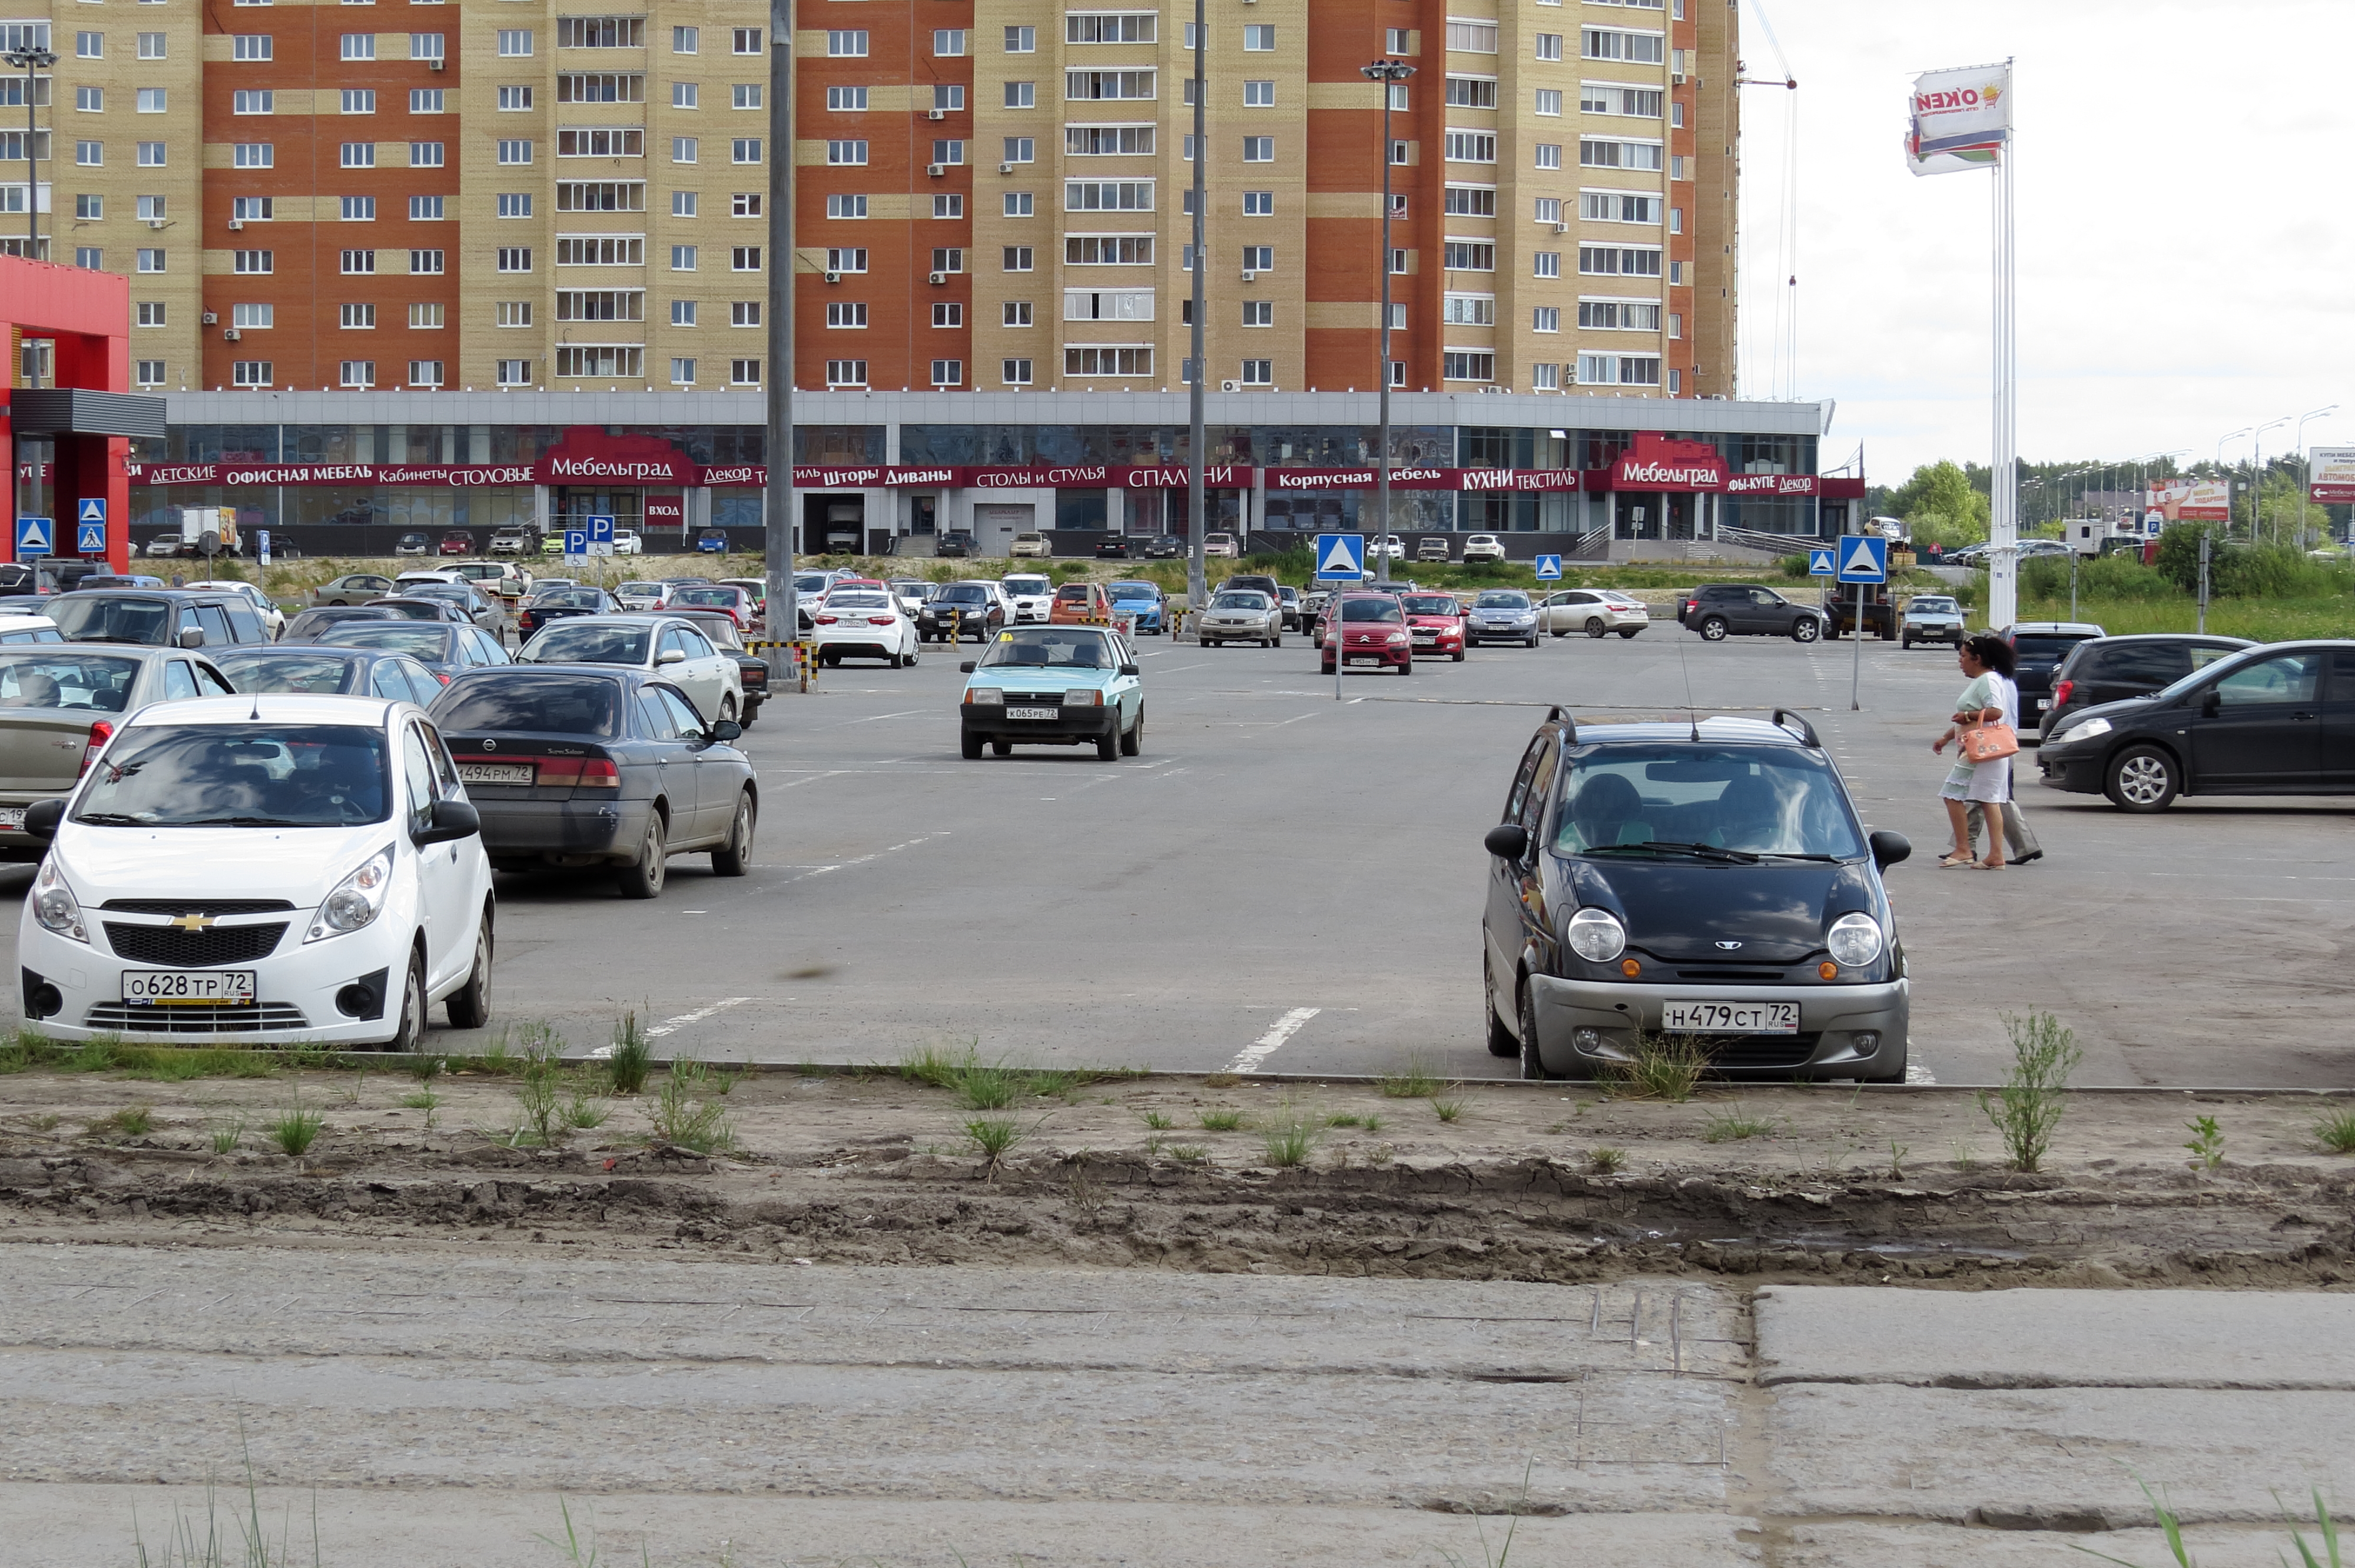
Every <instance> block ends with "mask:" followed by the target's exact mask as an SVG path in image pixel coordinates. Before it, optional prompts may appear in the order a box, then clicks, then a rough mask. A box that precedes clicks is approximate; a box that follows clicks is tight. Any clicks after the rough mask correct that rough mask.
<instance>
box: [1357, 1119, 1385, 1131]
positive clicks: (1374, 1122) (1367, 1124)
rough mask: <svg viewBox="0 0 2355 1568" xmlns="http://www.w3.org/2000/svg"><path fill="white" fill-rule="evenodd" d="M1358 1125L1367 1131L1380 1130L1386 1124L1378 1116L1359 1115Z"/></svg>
mask: <svg viewBox="0 0 2355 1568" xmlns="http://www.w3.org/2000/svg"><path fill="white" fill-rule="evenodd" d="M1358 1125H1359V1127H1361V1128H1365V1129H1366V1130H1367V1131H1368V1132H1380V1131H1381V1129H1382V1128H1383V1127H1384V1126H1385V1125H1387V1124H1386V1123H1385V1122H1384V1121H1383V1119H1382V1118H1380V1117H1379V1116H1361V1117H1359V1118H1358Z"/></svg>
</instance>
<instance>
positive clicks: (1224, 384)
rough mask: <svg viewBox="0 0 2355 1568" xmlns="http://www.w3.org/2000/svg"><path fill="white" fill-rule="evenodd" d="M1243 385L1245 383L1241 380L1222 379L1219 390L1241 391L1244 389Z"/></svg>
mask: <svg viewBox="0 0 2355 1568" xmlns="http://www.w3.org/2000/svg"><path fill="white" fill-rule="evenodd" d="M1242 385H1243V384H1242V383H1241V382H1240V381H1221V382H1220V383H1219V390H1220V391H1221V392H1240V391H1241V390H1242Z"/></svg>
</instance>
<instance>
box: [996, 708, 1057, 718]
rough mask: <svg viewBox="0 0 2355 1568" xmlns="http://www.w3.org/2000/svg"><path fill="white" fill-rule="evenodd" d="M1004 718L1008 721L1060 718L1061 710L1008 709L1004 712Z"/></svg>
mask: <svg viewBox="0 0 2355 1568" xmlns="http://www.w3.org/2000/svg"><path fill="white" fill-rule="evenodd" d="M1006 716H1007V718H1010V719H1050V718H1060V717H1061V716H1062V710H1061V709H1060V708H1008V709H1007V710H1006Z"/></svg>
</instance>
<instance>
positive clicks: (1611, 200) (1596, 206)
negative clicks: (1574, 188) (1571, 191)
mask: <svg viewBox="0 0 2355 1568" xmlns="http://www.w3.org/2000/svg"><path fill="white" fill-rule="evenodd" d="M1578 216H1579V217H1582V218H1585V219H1587V220H1589V221H1590V222H1595V223H1657V222H1659V221H1660V198H1659V197H1657V196H1632V195H1629V194H1628V193H1626V192H1625V191H1581V192H1579V193H1578Z"/></svg>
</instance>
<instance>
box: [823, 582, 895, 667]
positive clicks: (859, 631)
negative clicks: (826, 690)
mask: <svg viewBox="0 0 2355 1568" xmlns="http://www.w3.org/2000/svg"><path fill="white" fill-rule="evenodd" d="M812 632H813V635H814V636H815V640H816V641H817V657H818V662H820V663H821V664H839V663H841V662H843V661H844V660H845V659H880V660H882V661H883V662H885V663H886V664H889V665H890V666H892V667H893V668H895V669H900V668H905V667H906V666H908V665H910V664H913V663H914V662H916V623H915V621H914V620H911V619H910V618H909V615H908V611H907V608H906V607H905V606H904V605H902V604H901V603H900V597H899V595H897V594H895V593H893V592H891V590H890V588H851V587H848V586H847V585H846V586H844V587H842V588H837V589H835V590H834V591H833V592H832V593H830V594H828V595H826V602H825V603H824V604H821V605H819V606H818V607H817V615H816V624H815V626H814V627H813V628H812Z"/></svg>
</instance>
